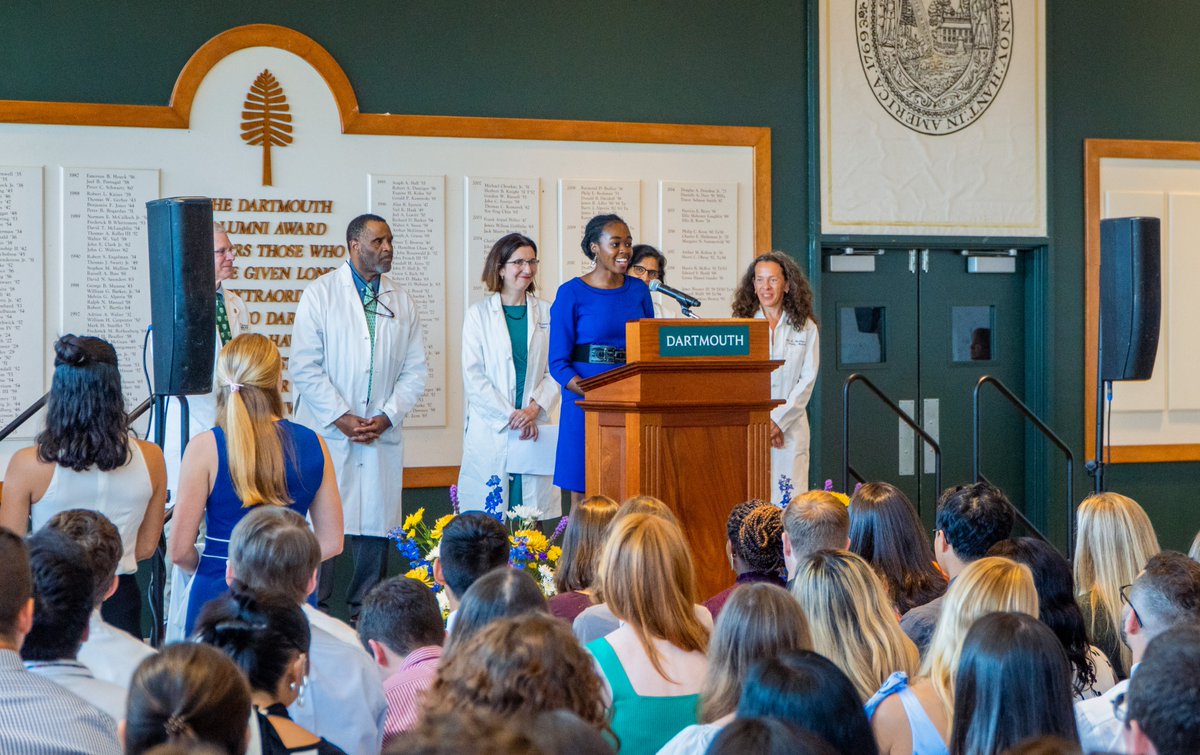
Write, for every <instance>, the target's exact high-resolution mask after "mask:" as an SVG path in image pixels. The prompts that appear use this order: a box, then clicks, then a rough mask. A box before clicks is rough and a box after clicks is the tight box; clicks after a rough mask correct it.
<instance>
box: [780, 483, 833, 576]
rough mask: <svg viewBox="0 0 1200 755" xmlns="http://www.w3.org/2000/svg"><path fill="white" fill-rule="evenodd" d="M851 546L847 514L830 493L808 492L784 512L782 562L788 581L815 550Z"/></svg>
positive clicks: (794, 500) (793, 501)
mask: <svg viewBox="0 0 1200 755" xmlns="http://www.w3.org/2000/svg"><path fill="white" fill-rule="evenodd" d="M848 547H850V513H849V512H848V511H847V510H846V507H845V505H843V504H842V502H841V501H839V500H838V499H837V498H836V497H834V495H833V493H829V492H826V491H824V490H810V491H808V492H807V493H804V494H802V495H799V496H797V497H795V498H793V499H792V501H791V503H789V504H788V506H787V508H786V509H784V511H783V561H784V563H785V564H786V565H787V576H788V580H789V582H790V581H791V580H793V579H795V578H796V564H798V563H800V562H801V561H803V560H804V559H806V558H808V556H809V554H812V553H816V552H817V551H830V550H839V549H842V550H844V549H846V548H848Z"/></svg>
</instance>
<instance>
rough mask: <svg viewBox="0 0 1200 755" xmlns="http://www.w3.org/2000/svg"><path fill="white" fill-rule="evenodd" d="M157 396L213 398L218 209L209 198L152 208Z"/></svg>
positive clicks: (157, 204)
mask: <svg viewBox="0 0 1200 755" xmlns="http://www.w3.org/2000/svg"><path fill="white" fill-rule="evenodd" d="M146 217H147V232H148V235H149V237H150V311H151V323H152V324H153V326H154V331H153V333H154V392H155V393H156V394H159V395H166V396H185V395H189V394H196V393H208V392H210V391H211V390H212V382H213V351H214V350H215V349H216V337H217V308H216V299H215V294H216V290H217V279H216V274H215V272H214V271H213V209H212V200H211V199H209V198H207V197H170V198H167V199H156V200H154V201H152V202H147V203H146Z"/></svg>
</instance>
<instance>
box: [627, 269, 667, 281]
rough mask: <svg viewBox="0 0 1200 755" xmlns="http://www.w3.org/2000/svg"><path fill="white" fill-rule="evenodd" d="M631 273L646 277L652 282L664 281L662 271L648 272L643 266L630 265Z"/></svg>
mask: <svg viewBox="0 0 1200 755" xmlns="http://www.w3.org/2000/svg"><path fill="white" fill-rule="evenodd" d="M629 271H630V272H631V273H633V274H634V275H640V276H644V277H646V278H649V279H650V280H662V271H660V270H647V269H646V268H644V267H642V266H641V265H630V266H629Z"/></svg>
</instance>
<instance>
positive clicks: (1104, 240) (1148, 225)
mask: <svg viewBox="0 0 1200 755" xmlns="http://www.w3.org/2000/svg"><path fill="white" fill-rule="evenodd" d="M1160 243H1161V224H1160V221H1159V219H1158V218H1111V219H1108V220H1101V221H1100V378H1101V380H1105V381H1107V380H1149V379H1150V376H1151V375H1153V374H1154V356H1155V354H1156V353H1157V351H1158V327H1159V320H1160V319H1161V311H1162V307H1161V303H1160V302H1161V300H1162V278H1161V276H1160V265H1159V258H1160V253H1159V248H1160Z"/></svg>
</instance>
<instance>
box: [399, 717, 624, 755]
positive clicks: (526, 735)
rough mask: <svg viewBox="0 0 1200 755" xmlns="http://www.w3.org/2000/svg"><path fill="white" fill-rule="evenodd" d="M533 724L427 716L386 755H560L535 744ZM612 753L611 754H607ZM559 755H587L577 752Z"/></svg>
mask: <svg viewBox="0 0 1200 755" xmlns="http://www.w3.org/2000/svg"><path fill="white" fill-rule="evenodd" d="M531 727H532V723H531V721H530V720H529V719H528V718H525V717H523V716H517V717H514V716H500V715H496V714H494V713H488V712H486V711H483V710H475V709H470V708H468V709H465V710H458V711H454V712H451V713H448V714H446V715H437V716H432V715H426V716H423V717H422V718H421V722H420V724H419V725H418V726H417V728H415V729H413V730H412V731H409V732H406V733H405V735H404V736H402V737H397V738H396V741H395V742H393V743H392V746H391V747H389V748H388V749H387V751H386V753H385V755H463V753H477V752H478V753H483V752H486V753H487V755H559V753H557V752H554V751H551V750H543V749H541V748H540V747H538V745H537V744H536V743H535V742H534V733H533V731H531ZM610 752H611V750H610ZM561 755H590V753H585V752H580V751H568V752H563V753H561Z"/></svg>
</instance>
